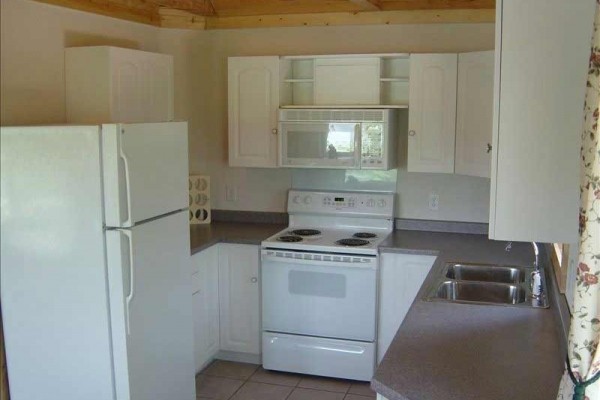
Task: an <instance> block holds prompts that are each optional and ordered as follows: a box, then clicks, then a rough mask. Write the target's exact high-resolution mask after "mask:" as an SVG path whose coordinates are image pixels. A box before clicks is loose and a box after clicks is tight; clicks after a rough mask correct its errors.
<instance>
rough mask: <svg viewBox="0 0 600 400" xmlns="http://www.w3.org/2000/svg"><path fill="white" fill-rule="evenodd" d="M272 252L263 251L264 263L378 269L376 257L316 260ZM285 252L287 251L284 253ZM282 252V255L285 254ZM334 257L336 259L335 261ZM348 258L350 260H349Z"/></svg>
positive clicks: (343, 256) (303, 255) (337, 256)
mask: <svg viewBox="0 0 600 400" xmlns="http://www.w3.org/2000/svg"><path fill="white" fill-rule="evenodd" d="M271 252H274V251H271V250H263V251H262V252H261V260H262V261H263V262H265V261H270V262H277V263H287V264H304V265H314V266H328V267H336V268H352V269H371V270H375V269H377V258H376V257H365V256H358V255H333V254H332V255H320V256H321V259H320V260H315V259H314V255H312V254H309V253H306V254H305V253H289V252H286V253H288V254H292V255H294V256H296V255H297V254H298V255H301V256H302V258H300V257H285V256H277V255H274V254H269V253H271ZM283 252H285V251H283ZM283 252H282V253H283ZM306 255H309V256H310V258H305V256H306ZM323 257H331V260H323V259H322V258H323ZM334 257H335V258H336V259H335V260H334ZM348 258H349V259H350V260H348Z"/></svg>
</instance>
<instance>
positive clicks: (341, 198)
mask: <svg viewBox="0 0 600 400" xmlns="http://www.w3.org/2000/svg"><path fill="white" fill-rule="evenodd" d="M334 200H335V201H344V198H343V197H336V198H335V199H334Z"/></svg>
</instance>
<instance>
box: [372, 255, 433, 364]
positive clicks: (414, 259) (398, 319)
mask: <svg viewBox="0 0 600 400" xmlns="http://www.w3.org/2000/svg"><path fill="white" fill-rule="evenodd" d="M435 258H436V257H435V256H421V255H413V254H395V253H383V254H382V256H381V269H380V276H379V282H380V284H379V326H378V332H379V333H378V339H377V363H379V362H381V360H382V359H383V356H384V355H385V352H386V351H387V349H388V347H389V346H390V343H391V342H392V339H394V336H395V335H396V332H397V331H398V328H399V327H400V324H402V321H403V320H404V317H405V316H406V313H407V312H408V309H409V308H410V306H411V304H412V302H413V301H414V299H415V296H416V295H417V292H418V291H419V289H420V288H421V285H422V284H423V281H424V280H425V277H426V276H427V274H428V273H429V270H430V269H431V267H432V266H433V263H434V261H435Z"/></svg>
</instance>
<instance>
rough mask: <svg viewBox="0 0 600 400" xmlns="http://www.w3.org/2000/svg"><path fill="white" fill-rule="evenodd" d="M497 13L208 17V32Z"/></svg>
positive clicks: (467, 18) (460, 19)
mask: <svg viewBox="0 0 600 400" xmlns="http://www.w3.org/2000/svg"><path fill="white" fill-rule="evenodd" d="M495 17H496V15H495V10H491V9H479V10H410V11H366V12H359V13H314V14H281V15H260V16H243V17H219V18H210V17H209V18H207V19H206V29H242V28H276V27H294V26H337V25H395V24H436V23H484V22H494V21H495Z"/></svg>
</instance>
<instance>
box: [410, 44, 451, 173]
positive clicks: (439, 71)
mask: <svg viewBox="0 0 600 400" xmlns="http://www.w3.org/2000/svg"><path fill="white" fill-rule="evenodd" d="M456 77H457V55H456V54H411V56H410V92H409V93H410V94H409V109H408V116H409V117H408V118H409V122H408V129H409V131H408V170H409V171H413V172H447V173H453V172H454V138H455V134H456V130H455V128H456V126H455V121H456Z"/></svg>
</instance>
